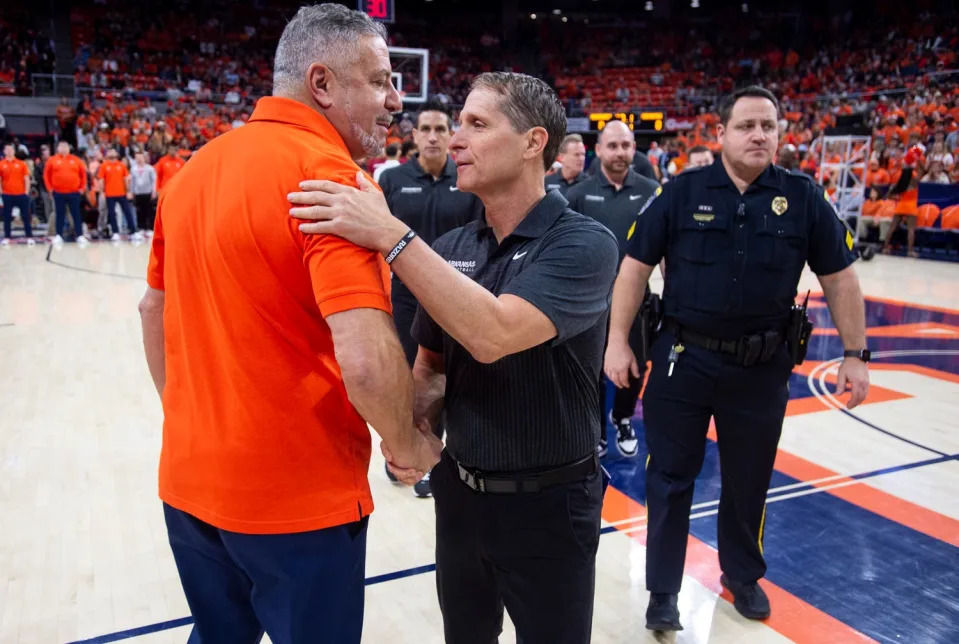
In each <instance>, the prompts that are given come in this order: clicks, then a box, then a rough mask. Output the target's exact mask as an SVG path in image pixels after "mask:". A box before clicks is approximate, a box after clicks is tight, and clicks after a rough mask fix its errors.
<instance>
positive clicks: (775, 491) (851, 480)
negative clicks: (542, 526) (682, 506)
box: [609, 454, 959, 532]
mask: <svg viewBox="0 0 959 644" xmlns="http://www.w3.org/2000/svg"><path fill="white" fill-rule="evenodd" d="M953 460H959V454H951V455H950V454H944V455H942V456H939V457H937V458H929V459H926V460H922V461H915V462H912V463H905V464H903V465H893V466H890V467H883V468H880V469H876V470H870V471H868V472H859V473H858V474H835V475H833V476H827V477H824V478H821V479H816V480H813V481H804V482H799V483H792V484H790V485H783V486H780V487H777V488H772V489H770V490H769V492H768V493H767V494H766V503H775V502H776V501H786V500H788V499H795V498H798V497H801V496H806V495H807V494H816V493H817V492H828V491H829V490H834V489H836V488H840V487H846V486H848V485H856V484H857V483H862V482H863V481H866V480H868V479H872V478H876V477H879V476H884V475H886V474H893V473H895V472H904V471H908V470H914V469H916V468H920V467H926V466H928V465H938V464H939V463H946V462H948V461H953ZM837 479H844V480H842V481H838V480H837ZM829 481H835V482H834V483H831V484H830V485H822V484H823V483H827V482H829ZM803 487H806V488H810V489H805V490H797V491H795V492H787V493H786V494H779V493H780V492H786V491H787V490H795V489H796V488H803ZM714 505H719V500H718V499H717V500H716V501H706V502H703V503H697V504H695V505H693V506H691V508H690V509H692V510H700V509H703V508H709V507H712V506H714ZM718 512H719V508H715V509H712V510H706V511H704V512H694V513H692V514H690V515H689V518H690V519H698V518H700V517H708V516H711V515H713V514H716V513H718ZM646 519H647V515H645V514H644V515H642V516H637V517H630V518H629V519H621V520H619V521H613V522H610V523H609V526H610V527H611V528H614V529H616V528H619V527H620V526H624V525H626V526H628V525H629V524H631V523H641V522H644V521H646ZM644 527H645V526H644ZM638 529H640V528H639V527H634V528H627V529H625V530H621V531H622V532H630V530H638Z"/></svg>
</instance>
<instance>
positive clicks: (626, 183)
mask: <svg viewBox="0 0 959 644" xmlns="http://www.w3.org/2000/svg"><path fill="white" fill-rule="evenodd" d="M635 151H636V140H635V139H634V138H633V133H632V131H630V129H629V127H627V126H626V124H625V123H622V122H621V121H610V123H609V124H608V125H607V126H606V127H605V128H603V131H602V132H600V134H599V138H598V140H597V142H596V157H597V159H598V160H599V164H600V169H599V172H598V173H597V174H595V175H593V176H592V177H590V178H589V179H587V180H586V181H583V182H582V183H580V184H578V185H576V186H573V187H572V188H571V189H570V191H569V193H567V195H566V198H567V199H568V200H569V207H570V209H572V210H574V211H576V212H578V213H582V214H584V215H586V216H588V217H592V218H593V219H595V220H596V221H598V222H599V223H601V224H603V225H604V226H606V227H607V228H608V229H609V230H610V232H612V233H613V235H615V236H616V241H618V242H619V261H620V262H621V261H622V260H623V257H624V256H625V255H626V242H627V241H628V240H629V239H630V237H631V236H632V233H633V231H634V230H635V228H636V213H638V212H639V211H640V209H642V207H643V206H645V205H646V204H647V203H648V202H649V200H650V199H652V197H653V196H654V195H655V194H656V191H657V190H658V189H659V184H658V183H656V182H655V181H653V180H651V179H647V178H646V177H643V176H640V175H639V174H637V173H636V171H635V170H633V168H632V167H630V161H632V158H633V153H634V152H635ZM617 266H618V264H617ZM648 293H649V290H648V289H647V295H648ZM644 333H645V329H644V328H643V325H642V323H641V320H640V317H639V316H637V317H636V320H635V322H634V323H633V327H632V329H631V330H630V335H629V338H630V347H631V348H632V350H633V352H634V353H636V354H637V355H638V356H639V359H638V360H637V364H638V367H639V375H638V376H633V375H632V374H630V378H629V386H628V387H623V388H617V389H616V395H615V396H614V397H613V409H612V411H611V413H610V420H611V421H612V423H613V427H615V428H616V445H617V447H618V448H619V451H620V453H621V454H622V455H623V456H627V457H629V456H635V455H636V452H637V450H638V448H639V442H638V441H637V440H636V431H635V429H634V428H633V424H632V417H633V413H634V412H635V410H636V400H637V398H638V397H639V392H640V390H641V389H642V388H643V378H644V376H645V374H646V360H645V359H644V353H645V351H644V347H645V345H646V340H645V337H644ZM603 380H604V379H601V384H600V387H601V388H602V391H604V392H605V391H606V385H605V382H602V381H603ZM599 413H600V418H602V422H603V426H604V428H605V425H606V401H605V396H601V397H600V409H599ZM598 452H599V457H600V458H602V457H604V456H606V432H605V431H603V432H601V434H600V438H599V447H598Z"/></svg>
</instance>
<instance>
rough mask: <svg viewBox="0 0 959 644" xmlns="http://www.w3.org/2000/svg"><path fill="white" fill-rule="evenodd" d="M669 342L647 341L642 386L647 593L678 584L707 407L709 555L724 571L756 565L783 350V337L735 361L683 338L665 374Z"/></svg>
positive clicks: (745, 575) (777, 428)
mask: <svg viewBox="0 0 959 644" xmlns="http://www.w3.org/2000/svg"><path fill="white" fill-rule="evenodd" d="M674 343H675V340H674V337H673V335H672V334H671V333H666V332H664V333H662V334H661V335H660V336H659V338H657V340H656V341H655V342H654V343H653V348H652V352H651V353H652V361H653V367H652V369H651V370H650V374H649V383H648V384H647V385H646V392H645V393H644V395H643V419H644V421H645V424H646V444H647V446H648V448H649V454H650V459H649V464H648V466H647V469H646V498H647V509H648V512H649V528H648V536H647V541H646V587H647V589H649V591H650V592H654V593H678V592H679V588H680V584H681V583H682V577H683V564H684V560H685V558H686V541H687V536H688V534H689V511H690V507H691V505H692V500H693V484H694V482H695V481H696V476H697V475H698V474H699V471H700V469H702V466H703V458H704V457H705V454H706V432H707V430H708V428H709V419H710V417H714V418H715V419H716V433H717V436H718V439H719V461H720V469H721V471H722V492H721V494H720V500H719V517H718V519H719V521H718V541H719V564H720V567H721V568H722V570H723V572H724V573H726V575H727V576H729V577H730V578H731V579H732V580H733V581H738V582H744V583H745V582H751V581H755V580H757V579H759V578H760V577H762V576H763V575H764V574H765V573H766V562H765V560H764V559H763V551H762V527H763V521H764V519H765V512H766V492H767V490H768V489H769V480H770V478H771V477H772V471H773V463H774V461H775V459H776V448H777V446H778V444H779V436H780V434H781V432H782V424H783V417H784V415H785V413H786V401H787V399H788V397H789V385H788V383H789V374H790V372H791V371H792V367H793V365H792V360H791V359H790V357H789V352H788V351H787V350H786V348H785V346H783V347H780V349H779V350H778V351H777V352H776V354H775V355H774V356H773V358H772V359H771V360H770V361H769V362H766V363H763V364H757V365H753V366H752V367H742V366H739V365H738V364H736V363H735V359H734V358H733V357H732V356H728V355H723V354H719V353H714V352H711V351H707V350H706V349H702V348H700V347H696V346H692V345H690V344H686V345H685V347H686V350H685V351H684V352H682V354H680V358H679V361H678V362H677V363H676V365H675V367H674V370H673V375H672V377H669V376H668V375H667V373H668V363H667V355H668V354H669V350H670V347H672V345H673V344H674Z"/></svg>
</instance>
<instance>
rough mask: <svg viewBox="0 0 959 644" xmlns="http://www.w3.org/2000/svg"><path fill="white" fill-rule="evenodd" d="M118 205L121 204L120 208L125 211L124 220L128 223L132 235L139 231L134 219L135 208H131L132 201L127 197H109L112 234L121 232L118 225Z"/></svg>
mask: <svg viewBox="0 0 959 644" xmlns="http://www.w3.org/2000/svg"><path fill="white" fill-rule="evenodd" d="M117 204H120V208H121V209H122V210H123V219H124V220H125V221H126V222H127V228H128V229H129V230H130V234H131V235H132V234H133V233H135V232H136V231H137V222H136V220H135V219H134V218H133V208H131V207H130V200H129V199H127V198H126V197H107V220H108V221H109V222H110V232H113V233H119V232H120V227H119V226H118V225H117Z"/></svg>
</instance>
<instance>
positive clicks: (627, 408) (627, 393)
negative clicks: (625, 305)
mask: <svg viewBox="0 0 959 644" xmlns="http://www.w3.org/2000/svg"><path fill="white" fill-rule="evenodd" d="M644 342H645V339H644V338H643V327H642V321H641V319H640V318H639V316H637V317H636V319H635V320H633V326H632V327H630V329H629V348H630V349H631V350H632V352H633V354H634V355H635V356H636V362H637V363H639V378H634V377H633V375H632V374H630V375H629V386H628V387H625V388H623V389H620V388H619V387H617V388H616V389H615V392H614V393H613V409H612V416H613V422H614V423H615V422H616V421H619V420H621V419H623V418H632V417H633V413H634V412H635V411H636V400H637V399H638V398H639V392H640V391H642V389H643V381H644V380H645V379H646V360H647V356H646V351H645V347H644ZM599 405H600V409H599V418H600V423H601V425H600V426H601V427H605V426H606V376H605V375H602V377H601V378H600V383H599Z"/></svg>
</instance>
